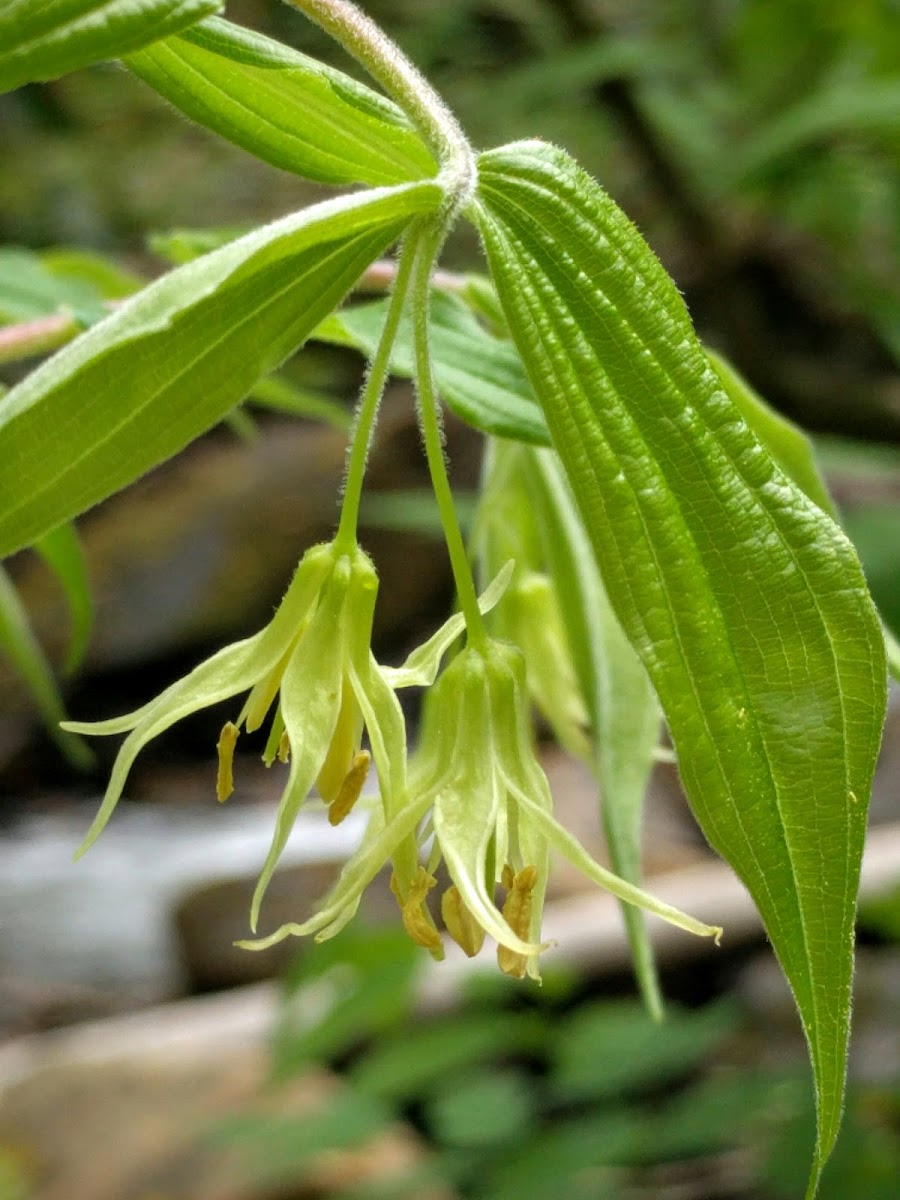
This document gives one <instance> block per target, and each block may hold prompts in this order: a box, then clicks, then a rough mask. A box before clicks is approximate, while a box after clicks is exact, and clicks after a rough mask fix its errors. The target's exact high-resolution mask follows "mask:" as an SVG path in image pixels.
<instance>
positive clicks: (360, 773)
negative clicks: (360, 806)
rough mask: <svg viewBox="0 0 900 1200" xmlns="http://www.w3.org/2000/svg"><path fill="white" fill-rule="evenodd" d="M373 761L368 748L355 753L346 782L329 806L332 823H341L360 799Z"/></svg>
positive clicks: (345, 778)
mask: <svg viewBox="0 0 900 1200" xmlns="http://www.w3.org/2000/svg"><path fill="white" fill-rule="evenodd" d="M371 761H372V757H371V755H370V754H369V752H368V750H359V751H358V752H357V753H356V754H354V755H353V762H352V763H351V764H350V770H349V771H348V772H347V774H346V775H345V776H344V782H343V783H342V784H341V786H340V787H339V788H338V794H337V795H336V796H335V798H334V799H333V800H332V802H331V803H330V804H329V806H328V820H329V822H330V823H331V824H332V825H340V823H341V821H343V820H344V818H345V817H346V816H347V814H348V813H349V812H350V810H351V809H352V808H353V805H354V804H355V803H356V802H357V800H358V799H359V797H360V793H361V792H362V790H363V784H364V783H365V782H366V776H367V775H368V774H369V763H370V762H371Z"/></svg>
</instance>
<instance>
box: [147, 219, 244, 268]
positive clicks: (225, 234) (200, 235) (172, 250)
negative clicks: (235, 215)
mask: <svg viewBox="0 0 900 1200" xmlns="http://www.w3.org/2000/svg"><path fill="white" fill-rule="evenodd" d="M252 230H253V227H252V226H250V225H224V226H223V225H220V226H216V227H214V228H212V229H167V230H165V231H164V232H160V233H151V234H149V235H148V236H147V238H146V242H147V247H148V249H150V250H152V251H153V253H154V254H158V255H159V257H160V258H164V259H165V260H166V262H169V263H172V264H173V265H174V266H177V267H180V266H181V265H182V264H183V263H188V262H192V261H193V260H194V259H195V258H199V257H200V256H201V254H209V252H210V250H218V248H219V247H220V246H224V245H225V243H226V242H233V241H234V239H235V238H239V237H243V236H244V234H245V233H251V232H252Z"/></svg>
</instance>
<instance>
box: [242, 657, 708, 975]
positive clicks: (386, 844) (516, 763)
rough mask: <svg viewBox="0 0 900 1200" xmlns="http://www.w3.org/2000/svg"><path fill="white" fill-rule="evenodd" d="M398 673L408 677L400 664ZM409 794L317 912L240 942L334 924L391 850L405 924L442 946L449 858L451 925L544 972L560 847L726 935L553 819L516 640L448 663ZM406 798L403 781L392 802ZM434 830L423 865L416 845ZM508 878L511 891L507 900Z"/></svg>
mask: <svg viewBox="0 0 900 1200" xmlns="http://www.w3.org/2000/svg"><path fill="white" fill-rule="evenodd" d="M423 651H424V648H423ZM433 651H434V648H433V647H431V648H430V651H429V652H432V653H433ZM426 659H427V654H426V653H425V652H420V654H419V659H418V663H417V668H418V670H419V673H420V676H421V675H424V674H426V673H427V672H426V671H425V669H424V668H425V665H426ZM403 670H406V671H408V670H409V666H408V665H407V667H406V668H404V669H403ZM396 676H397V677H399V680H400V682H401V683H402V682H404V681H405V680H404V678H403V675H402V671H401V672H398V673H396ZM394 683H395V685H396V684H397V678H395V680H394ZM408 797H409V798H408V800H407V801H406V802H405V803H402V804H400V805H399V806H397V807H393V806H392V808H391V809H385V808H384V807H381V806H379V808H378V809H376V811H375V813H374V815H373V818H372V820H371V823H370V826H369V830H368V831H367V834H366V837H365V839H364V841H363V844H362V846H361V847H360V848H359V850H357V852H356V853H355V854H354V855H353V856H352V857H351V858H350V859H349V860H348V862H347V864H346V865H345V867H344V869H343V871H342V873H341V876H340V878H339V879H338V881H337V883H336V884H335V886H334V888H333V889H332V891H331V893H330V894H329V895H328V896H327V897H326V898H325V900H324V901H323V903H322V906H321V907H320V909H319V911H318V912H316V913H315V914H314V915H313V916H312V917H310V918H309V920H307V921H305V922H303V923H300V924H297V923H290V924H287V925H284V926H282V927H281V928H280V929H279V930H277V931H276V932H275V933H274V934H272V935H271V936H269V937H267V938H262V939H260V940H258V941H249V942H242V943H239V944H240V945H242V946H245V947H246V948H248V949H264V948H265V947H267V946H270V945H272V944H273V943H274V942H277V941H280V940H281V939H283V938H285V937H287V936H290V935H305V934H315V935H316V937H317V939H318V940H323V939H325V938H328V937H331V936H333V935H334V934H335V933H337V932H338V930H339V929H341V928H342V927H343V925H344V924H346V921H347V920H349V917H350V916H351V915H352V913H353V912H354V911H355V910H356V907H357V905H358V903H359V898H360V896H361V894H362V892H363V891H364V889H365V888H366V887H367V886H368V884H369V883H370V882H371V880H372V879H374V877H375V875H376V874H377V873H378V872H379V871H380V870H381V868H382V867H383V866H384V865H385V864H386V863H388V862H391V863H392V865H393V870H394V874H393V889H394V892H395V894H396V895H397V898H398V902H399V903H400V907H401V912H402V916H403V923H404V926H405V928H406V930H407V932H408V933H409V934H410V936H411V937H412V938H413V939H414V940H415V941H416V942H418V943H419V944H421V945H422V946H424V947H425V948H427V949H428V950H429V951H431V952H432V953H433V954H435V955H436V956H439V955H440V953H441V937H440V934H439V932H438V930H437V927H436V925H435V922H434V919H433V917H432V914H431V912H430V910H429V907H428V896H429V893H430V892H431V891H433V890H434V889H435V888H436V887H437V881H436V877H435V871H436V869H437V867H438V865H439V863H440V862H441V860H443V861H444V863H445V864H446V868H447V872H448V874H449V876H450V880H451V886H450V887H449V889H448V890H447V891H445V892H444V894H443V897H442V899H441V913H442V916H443V921H444V925H445V927H446V929H447V931H448V933H449V934H450V936H451V937H453V938H454V940H456V941H457V942H458V943H459V944H460V946H461V947H462V949H463V950H464V951H465V952H466V953H467V954H469V955H473V954H476V953H477V952H478V951H479V949H480V948H481V943H482V941H483V939H484V936H485V935H486V934H487V935H490V936H491V937H492V938H494V940H495V941H496V942H497V945H498V962H499V965H500V968H501V970H503V971H504V972H506V973H507V974H509V975H513V976H515V977H517V978H521V977H522V976H523V975H525V974H526V973H527V974H528V975H530V976H531V977H533V978H535V979H538V978H539V977H540V975H539V970H538V955H539V954H540V953H541V951H542V950H544V949H545V948H546V943H544V942H542V941H541V920H542V915H543V905H544V894H545V891H546V886H547V875H548V869H549V858H550V850H551V848H552V849H555V850H557V851H559V852H560V853H561V854H563V855H564V856H565V857H566V858H568V859H569V860H570V861H571V862H572V863H574V864H575V865H576V866H577V867H578V868H579V869H580V870H581V871H583V872H584V874H585V875H586V876H587V877H588V878H590V879H592V880H594V882H596V883H599V884H600V885H601V886H603V887H605V888H607V889H608V890H609V891H611V892H613V893H614V894H615V895H616V896H618V897H619V898H620V899H623V900H626V901H629V902H631V903H634V904H637V905H639V906H641V907H643V908H646V909H647V910H648V911H650V912H654V913H656V914H657V915H659V916H661V917H663V918H665V919H666V920H668V921H670V922H671V923H672V924H675V925H678V926H680V927H681V928H682V929H685V930H688V931H689V932H691V933H695V934H699V935H704V936H715V937H718V935H719V933H720V932H721V931H720V930H718V929H717V928H715V927H712V926H709V925H704V924H702V923H701V922H700V921H697V920H695V919H694V918H692V917H689V916H687V915H686V914H685V913H682V912H680V911H679V910H677V909H675V908H673V907H672V906H670V905H667V904H664V903H663V902H662V901H659V900H656V899H655V898H654V897H652V896H650V895H648V894H647V893H646V892H643V891H641V890H640V889H639V888H636V887H633V886H632V885H630V884H628V883H626V882H625V881H624V880H622V879H620V878H619V877H618V876H616V875H614V874H612V873H611V872H610V871H608V870H606V869H605V868H604V867H602V866H600V864H599V863H596V862H595V861H594V860H593V859H592V858H591V857H590V855H589V854H588V852H587V851H586V850H585V849H584V847H583V846H581V845H580V843H579V842H578V841H577V840H576V839H575V838H574V837H573V836H572V835H571V834H569V833H567V832H566V830H564V829H563V828H562V826H561V825H560V824H559V823H558V822H557V821H556V820H555V818H554V817H553V813H552V799H551V796H550V789H549V785H548V783H547V779H546V776H545V775H544V772H543V771H542V770H541V767H540V766H539V764H538V762H537V759H536V757H535V754H534V749H533V747H532V744H531V738H530V727H529V703H528V696H527V691H526V686H525V664H524V660H523V658H522V655H521V653H520V652H519V651H518V650H516V649H515V648H514V647H513V646H510V645H506V644H504V643H501V642H496V641H493V640H488V641H487V642H486V644H485V645H483V646H479V647H476V646H469V647H467V648H466V649H465V650H463V651H462V652H461V653H460V654H459V655H458V656H457V658H456V659H455V660H454V661H453V662H452V663H451V664H450V666H449V667H448V668H447V669H446V670H445V671H444V673H443V675H442V676H441V678H440V680H439V681H438V683H437V685H436V686H435V688H434V690H433V692H432V693H431V695H430V696H429V698H428V702H427V704H426V710H425V717H424V722H423V729H422V739H421V745H420V748H419V751H418V753H417V755H416V759H415V761H414V764H413V765H412V766H411V768H410V773H409V782H408ZM397 799H398V796H397V794H396V793H395V794H394V796H393V801H394V803H396V801H397ZM432 834H433V839H434V840H433V844H432V847H431V850H430V854H429V857H428V860H427V865H426V866H422V865H420V862H419V855H418V853H417V852H416V851H417V848H418V846H419V845H421V844H422V843H424V842H426V841H427V839H428V837H429V836H431V835H432ZM398 852H400V860H399V862H398ZM498 887H499V888H500V889H502V890H503V891H504V892H505V896H504V898H503V899H502V901H501V902H500V904H499V906H498V904H497V900H496V892H497V890H498Z"/></svg>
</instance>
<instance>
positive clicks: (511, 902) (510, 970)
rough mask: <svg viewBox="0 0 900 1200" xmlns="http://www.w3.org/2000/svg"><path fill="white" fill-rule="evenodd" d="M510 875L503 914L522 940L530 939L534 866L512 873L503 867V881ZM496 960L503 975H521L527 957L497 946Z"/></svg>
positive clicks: (535, 882)
mask: <svg viewBox="0 0 900 1200" xmlns="http://www.w3.org/2000/svg"><path fill="white" fill-rule="evenodd" d="M507 879H509V881H510V882H509V885H508V886H509V894H508V895H507V897H506V900H505V901H504V903H503V909H502V914H503V918H504V920H505V921H506V923H507V925H508V926H509V927H510V929H511V930H512V931H513V933H514V934H515V935H516V937H517V938H518V939H519V940H520V941H522V942H528V941H530V940H531V910H532V898H533V897H532V893H533V892H534V889H535V885H536V884H537V881H538V870H537V867H523V868H522V870H521V871H518V872H517V873H516V874H515V875H514V874H513V870H512V867H510V866H509V865H507V866H505V867H504V868H503V882H504V883H506V881H507ZM497 964H498V966H499V967H500V970H501V971H502V972H503V973H504V975H511V976H512V977H513V979H523V978H524V976H525V970H526V968H527V966H528V958H527V957H526V956H525V955H524V954H519V953H517V952H516V951H515V950H510V949H509V948H508V947H507V946H498V947H497Z"/></svg>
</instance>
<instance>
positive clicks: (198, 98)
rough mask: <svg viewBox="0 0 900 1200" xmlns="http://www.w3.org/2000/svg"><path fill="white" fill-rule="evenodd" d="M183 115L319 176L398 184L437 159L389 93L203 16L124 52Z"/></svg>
mask: <svg viewBox="0 0 900 1200" xmlns="http://www.w3.org/2000/svg"><path fill="white" fill-rule="evenodd" d="M127 65H128V67H129V68H130V69H131V70H132V71H134V73H135V74H136V75H139V76H140V77H141V79H143V80H144V81H145V82H146V83H148V84H150V86H151V87H153V88H155V89H156V91H158V92H159V93H160V95H162V96H165V98H166V99H167V100H169V101H170V102H171V103H172V104H174V105H175V107H176V108H178V109H180V110H181V111H182V112H183V113H184V114H185V115H186V116H188V117H190V118H191V119H192V120H194V121H197V122H198V123H199V124H200V125H205V126H206V127H207V129H212V130H213V131H214V132H215V133H218V134H219V135H220V136H221V137H223V138H227V139H228V141H230V142H234V143H235V144H236V145H238V146H241V147H243V149H244V150H247V151H249V153H250V154H254V155H256V157H257V158H261V159H263V161H264V162H267V163H271V164H272V165H273V166H276V167H282V168H283V169H284V170H286V171H293V172H294V174H296V175H303V176H305V177H306V178H307V179H315V180H318V181H319V182H321V183H370V184H390V183H405V182H408V181H412V180H416V179H427V178H429V177H431V176H433V175H435V174H436V173H437V164H436V163H435V161H434V159H433V157H432V156H431V154H430V152H429V150H428V148H427V146H426V145H425V143H424V142H423V141H422V139H421V138H420V137H419V135H418V134H417V133H416V131H415V130H414V129H413V127H412V126H411V125H410V123H409V121H408V120H407V119H406V117H405V116H404V115H403V113H402V112H401V110H400V109H399V108H397V106H396V105H395V104H393V103H392V102H391V101H390V100H387V99H385V98H384V97H383V96H380V95H379V94H378V93H377V92H373V91H372V90H371V88H367V87H365V86H364V85H363V84H361V83H357V82H356V80H355V79H351V78H350V76H349V75H344V74H342V73H341V72H340V71H336V70H334V69H333V68H332V67H326V66H325V65H324V64H323V63H320V62H316V60H315V59H312V58H308V57H307V56H306V55H305V54H299V53H298V52H297V51H296V50H291V49H290V48H289V47H287V46H283V45H281V44H280V43H279V42H274V41H272V40H271V39H270V38H267V37H263V36H262V34H258V33H253V32H251V31H250V30H249V29H241V28H240V26H238V25H232V24H230V23H229V22H228V21H222V20H219V19H218V18H213V19H211V20H209V21H204V22H203V23H202V24H201V25H197V26H195V27H194V28H193V29H190V30H188V32H187V33H185V34H184V35H183V36H181V37H173V38H168V39H166V40H165V41H160V42H156V43H155V44H154V45H152V46H148V47H147V48H146V49H145V50H142V51H141V52H140V53H139V54H133V55H131V56H130V57H129V58H128V60H127Z"/></svg>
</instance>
